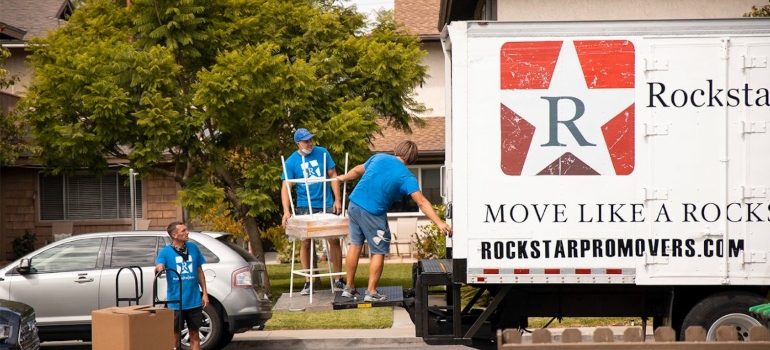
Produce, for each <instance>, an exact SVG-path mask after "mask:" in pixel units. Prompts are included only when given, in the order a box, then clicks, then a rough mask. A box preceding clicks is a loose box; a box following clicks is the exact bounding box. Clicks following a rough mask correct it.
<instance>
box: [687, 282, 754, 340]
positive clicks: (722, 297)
mask: <svg viewBox="0 0 770 350" xmlns="http://www.w3.org/2000/svg"><path fill="white" fill-rule="evenodd" d="M766 302H767V300H765V298H763V297H761V296H759V295H757V294H754V293H749V292H744V291H729V292H720V293H716V294H713V295H710V296H708V297H706V298H704V299H703V300H701V301H699V302H698V303H697V304H695V306H693V308H692V309H690V312H688V313H687V316H685V318H684V321H683V322H682V329H680V330H679V339H680V340H684V335H685V331H686V330H687V328H688V327H690V326H701V327H703V329H705V330H706V341H716V337H717V329H719V327H722V326H734V327H735V328H736V330H737V331H738V340H740V341H747V340H749V329H751V327H754V326H762V323H761V322H760V321H759V320H757V319H756V318H754V317H752V316H751V315H750V314H749V307H751V306H754V305H758V304H763V303H766Z"/></svg>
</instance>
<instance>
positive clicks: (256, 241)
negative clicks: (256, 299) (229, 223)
mask: <svg viewBox="0 0 770 350" xmlns="http://www.w3.org/2000/svg"><path fill="white" fill-rule="evenodd" d="M243 223H244V224H245V225H246V233H248V235H249V244H251V250H252V253H253V254H254V256H256V257H257V259H259V261H261V262H262V263H263V264H264V263H265V249H264V247H262V239H261V238H260V234H259V228H258V227H257V219H255V218H254V217H253V216H248V215H245V216H243ZM265 279H266V280H265V294H267V296H268V298H270V299H272V298H273V288H272V287H271V286H270V277H269V276H267V274H265Z"/></svg>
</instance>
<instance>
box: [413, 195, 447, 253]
mask: <svg viewBox="0 0 770 350" xmlns="http://www.w3.org/2000/svg"><path fill="white" fill-rule="evenodd" d="M433 209H434V210H435V211H436V214H438V216H439V217H440V218H441V220H444V206H443V205H434V206H433ZM420 231H421V232H422V234H418V235H416V239H417V257H418V258H420V259H443V258H445V257H446V237H445V236H444V234H443V233H441V232H440V231H439V229H438V226H436V224H434V223H431V224H430V225H423V226H420Z"/></svg>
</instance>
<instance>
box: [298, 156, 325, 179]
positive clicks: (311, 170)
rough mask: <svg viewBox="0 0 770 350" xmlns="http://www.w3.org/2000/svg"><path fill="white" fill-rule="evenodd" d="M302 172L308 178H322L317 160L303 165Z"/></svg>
mask: <svg viewBox="0 0 770 350" xmlns="http://www.w3.org/2000/svg"><path fill="white" fill-rule="evenodd" d="M301 166H302V172H303V174H304V175H305V176H307V178H313V177H321V167H320V166H318V161H317V160H310V161H307V162H304V163H302V165H301Z"/></svg>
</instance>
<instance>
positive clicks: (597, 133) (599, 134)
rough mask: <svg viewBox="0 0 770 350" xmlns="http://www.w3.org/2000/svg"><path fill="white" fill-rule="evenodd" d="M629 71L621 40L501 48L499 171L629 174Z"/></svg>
mask: <svg viewBox="0 0 770 350" xmlns="http://www.w3.org/2000/svg"><path fill="white" fill-rule="evenodd" d="M634 69H635V67H634V45H633V44H632V43H631V42H630V41H627V40H575V41H527V42H507V43H505V44H503V46H502V47H501V49H500V136H501V138H500V148H501V154H500V167H501V169H502V171H503V173H505V174H506V175H512V176H521V175H629V174H631V173H632V172H633V171H634V158H635V150H634V147H635V146H634V130H635V128H634Z"/></svg>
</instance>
